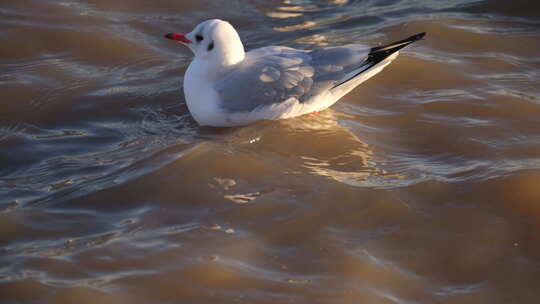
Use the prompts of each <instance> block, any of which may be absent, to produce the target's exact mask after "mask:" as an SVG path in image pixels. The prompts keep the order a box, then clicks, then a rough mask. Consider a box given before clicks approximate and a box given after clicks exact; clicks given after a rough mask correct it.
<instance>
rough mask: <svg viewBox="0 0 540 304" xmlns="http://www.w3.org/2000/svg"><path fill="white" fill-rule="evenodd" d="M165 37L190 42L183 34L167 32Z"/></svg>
mask: <svg viewBox="0 0 540 304" xmlns="http://www.w3.org/2000/svg"><path fill="white" fill-rule="evenodd" d="M165 38H169V39H172V40H176V41H180V42H182V43H191V40H189V39H187V38H186V36H185V35H184V34H177V33H169V34H167V35H165Z"/></svg>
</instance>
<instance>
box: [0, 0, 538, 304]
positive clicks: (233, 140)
mask: <svg viewBox="0 0 540 304" xmlns="http://www.w3.org/2000/svg"><path fill="white" fill-rule="evenodd" d="M8 2H9V1H8ZM223 3H224V2H223V1H213V0H204V1H167V0H161V1H150V2H149V1H142V0H137V1H113V2H111V1H98V0H75V1H68V2H66V1H39V0H23V1H11V2H9V3H3V4H1V5H0V37H1V39H2V42H3V43H2V47H0V92H1V93H2V101H1V103H0V302H2V303H96V302H99V303H407V304H408V303H537V302H538V301H540V290H539V289H538V286H539V284H540V281H539V278H540V224H539V223H540V86H539V83H540V69H539V68H540V60H539V59H538V54H539V51H540V18H539V17H540V13H539V12H540V7H539V5H538V4H532V3H530V2H526V1H511V2H508V1H502V0H501V1H496V0H493V1H465V0H453V1H436V0H378V1H352V0H351V1H347V0H342V1H338V0H334V1H330V0H326V1H324V0H319V1H309V0H284V1H262V0H260V1H245V0H243V1H241V0H233V1H227V5H226V7H225V8H224V4H223ZM209 18H222V19H225V20H229V21H230V22H231V23H232V24H234V26H235V27H236V28H237V29H238V31H239V33H240V36H241V37H242V39H243V41H244V43H245V45H246V48H247V49H253V48H256V47H261V46H265V45H269V44H278V45H287V46H291V47H297V48H303V49H312V48H316V47H320V46H324V45H343V44H348V43H356V42H360V43H365V44H370V45H379V44H383V43H388V42H391V41H394V40H399V39H402V38H404V37H408V36H409V35H412V34H414V33H417V32H423V31H426V32H428V36H427V37H426V39H425V40H423V41H421V42H418V43H415V44H414V45H413V46H411V47H409V48H407V49H405V50H404V51H402V52H401V55H400V57H399V58H398V59H397V60H396V61H394V62H393V63H392V64H391V65H390V66H388V67H387V68H386V69H385V70H384V71H383V72H382V73H380V74H379V75H377V76H375V77H374V78H372V79H370V80H369V81H367V82H366V83H364V84H363V85H362V86H361V87H359V88H357V89H355V90H354V91H353V92H351V93H350V94H349V95H347V96H346V97H344V98H343V99H342V100H341V101H340V102H339V103H337V104H335V105H334V106H333V107H332V108H331V109H329V110H327V111H324V112H321V113H320V114H319V115H306V116H302V117H298V118H294V119H289V120H283V121H276V122H261V123H258V124H254V125H251V126H247V127H242V128H228V129H227V128H224V129H216V128H201V127H199V126H197V124H196V123H195V121H194V120H193V119H192V118H191V116H190V115H189V112H188V110H187V107H186V105H185V100H184V97H183V93H182V89H181V83H182V79H183V78H182V77H183V74H184V72H185V70H186V67H187V65H188V64H189V62H190V59H191V55H190V53H189V51H188V50H187V49H184V48H182V47H181V46H180V45H178V44H176V43H173V42H171V41H170V40H166V39H163V34H164V33H168V32H187V31H190V30H191V28H192V27H193V26H194V25H195V24H197V23H198V22H200V21H203V20H205V19H209Z"/></svg>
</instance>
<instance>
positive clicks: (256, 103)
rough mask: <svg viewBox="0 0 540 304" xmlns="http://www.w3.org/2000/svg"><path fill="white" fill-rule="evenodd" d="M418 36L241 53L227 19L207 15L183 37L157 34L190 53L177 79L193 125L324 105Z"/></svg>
mask: <svg viewBox="0 0 540 304" xmlns="http://www.w3.org/2000/svg"><path fill="white" fill-rule="evenodd" d="M424 35H425V33H419V34H416V35H414V36H411V37H409V38H407V39H404V40H401V41H397V42H394V43H391V44H389V45H385V46H379V47H373V48H369V47H367V46H364V45H360V44H352V45H346V46H338V47H326V48H319V49H315V50H311V51H308V50H297V49H293V48H290V47H285V46H268V47H263V48H258V49H255V50H252V51H249V52H247V53H246V52H245V51H244V46H243V45H242V41H241V40H240V37H239V36H238V33H237V32H236V30H235V29H234V28H233V26H232V25H231V24H229V23H228V22H226V21H223V20H219V19H211V20H207V21H204V22H202V23H200V24H199V25H197V26H196V27H195V29H194V30H193V31H191V32H190V33H188V34H177V33H170V34H167V35H166V36H165V37H166V38H169V39H173V40H176V41H179V42H181V43H182V44H184V45H186V46H187V47H188V48H189V49H190V50H191V51H192V52H193V53H194V54H195V58H194V59H193V61H192V62H191V64H190V65H189V67H188V69H187V71H186V74H185V76H184V94H185V97H186V102H187V106H188V109H189V111H190V113H191V115H193V118H195V120H196V121H197V122H198V123H199V124H200V125H207V126H215V127H230V126H240V125H246V124H250V123H252V122H255V121H259V120H275V119H283V118H289V117H294V116H299V115H302V114H306V113H311V112H317V111H321V110H324V109H326V108H328V107H330V106H331V105H333V104H334V103H335V102H336V101H338V100H339V99H340V98H341V97H343V96H344V95H345V94H347V93H349V92H350V91H351V90H352V89H354V88H355V87H356V86H358V85H359V84H361V83H362V82H364V81H365V80H367V79H369V78H371V77H372V76H373V75H375V74H377V73H379V72H380V71H381V70H382V69H383V68H384V67H385V66H387V65H388V64H389V63H390V62H392V60H394V59H395V58H396V57H397V55H398V50H400V49H401V48H403V47H405V46H407V45H409V44H411V43H413V42H415V41H417V40H420V39H422V38H423V37H424Z"/></svg>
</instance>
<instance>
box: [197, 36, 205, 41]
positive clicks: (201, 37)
mask: <svg viewBox="0 0 540 304" xmlns="http://www.w3.org/2000/svg"><path fill="white" fill-rule="evenodd" d="M195 39H197V42H201V41H202V40H203V39H204V37H203V36H201V35H197V36H195Z"/></svg>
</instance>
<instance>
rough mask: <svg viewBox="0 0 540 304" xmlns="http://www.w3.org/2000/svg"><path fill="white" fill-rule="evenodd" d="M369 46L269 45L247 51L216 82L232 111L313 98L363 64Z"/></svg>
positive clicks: (225, 105) (224, 100) (226, 104)
mask: <svg viewBox="0 0 540 304" xmlns="http://www.w3.org/2000/svg"><path fill="white" fill-rule="evenodd" d="M368 53H369V48H367V47H364V46H361V45H351V46H344V47H335V48H323V49H318V50H314V51H302V50H296V49H292V48H286V47H266V48H261V49H257V50H254V51H251V52H248V53H247V54H246V59H245V60H244V61H243V62H242V63H241V64H240V65H239V66H238V67H236V68H235V69H234V70H233V71H231V72H230V73H228V74H227V75H226V76H225V77H224V79H222V80H220V81H219V82H217V83H216V85H215V89H216V90H217V91H218V93H219V94H220V96H221V98H222V101H223V104H222V107H223V109H225V110H226V111H230V112H250V111H253V110H255V109H256V108H258V107H261V106H270V105H273V104H278V103H281V102H284V101H286V100H288V99H290V98H294V99H296V100H298V101H299V102H309V101H310V99H311V98H312V97H313V96H316V95H318V94H320V93H321V92H322V91H324V90H329V89H331V88H332V87H334V86H335V85H336V84H339V83H340V82H343V81H344V80H346V78H347V76H348V75H350V73H351V72H353V71H355V70H356V69H358V67H360V66H362V64H363V62H364V61H365V60H366V58H367V55H368Z"/></svg>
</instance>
